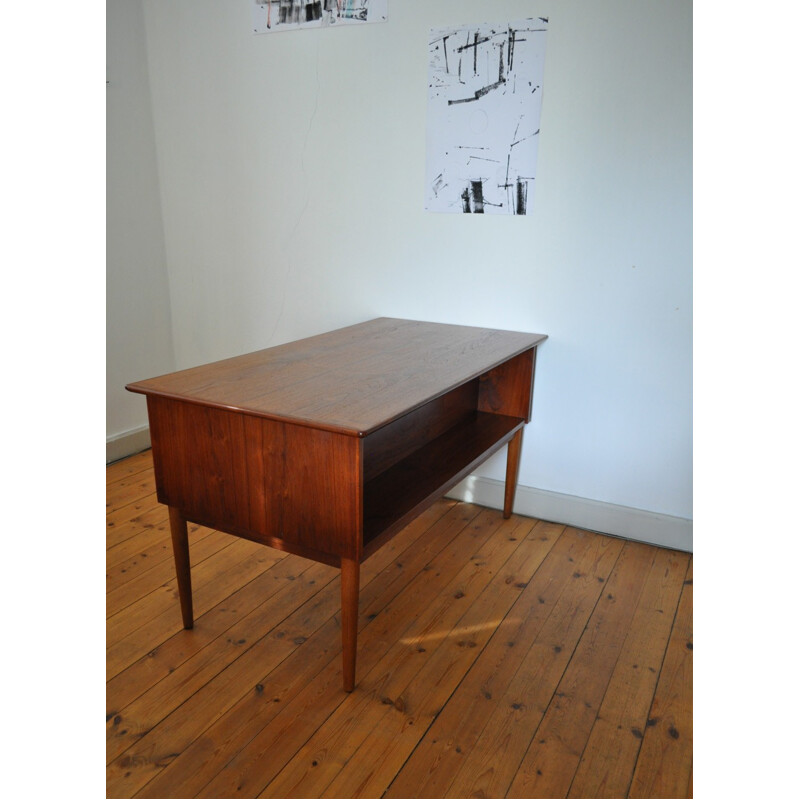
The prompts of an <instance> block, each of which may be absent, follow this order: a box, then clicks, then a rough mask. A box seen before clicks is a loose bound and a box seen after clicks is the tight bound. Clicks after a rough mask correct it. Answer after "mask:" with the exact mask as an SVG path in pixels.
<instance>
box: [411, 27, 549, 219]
mask: <svg viewBox="0 0 800 800" xmlns="http://www.w3.org/2000/svg"><path fill="white" fill-rule="evenodd" d="M547 23H548V20H547V18H545V17H536V18H532V19H524V20H520V21H518V22H509V23H503V24H498V25H490V24H485V25H463V26H459V27H450V28H436V29H433V30H431V33H430V37H429V40H428V53H429V67H428V119H427V151H426V152H427V156H426V191H425V208H426V209H427V210H428V211H438V212H446V213H459V214H529V213H531V207H532V201H533V191H534V181H535V179H536V158H537V154H538V144H539V119H540V116H541V110H542V80H543V76H544V50H545V39H546V35H547Z"/></svg>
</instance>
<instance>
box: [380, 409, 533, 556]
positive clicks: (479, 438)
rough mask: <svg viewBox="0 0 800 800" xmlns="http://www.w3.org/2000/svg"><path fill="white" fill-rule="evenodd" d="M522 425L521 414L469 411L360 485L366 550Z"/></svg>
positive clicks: (466, 473)
mask: <svg viewBox="0 0 800 800" xmlns="http://www.w3.org/2000/svg"><path fill="white" fill-rule="evenodd" d="M524 424H525V420H524V419H523V418H520V417H511V416H505V415H503V414H492V413H487V412H482V411H473V412H472V413H470V414H469V415H467V416H466V417H464V418H463V419H462V420H460V421H459V422H458V423H457V424H456V425H454V426H453V427H451V428H450V429H449V430H447V431H446V432H445V433H443V434H441V435H440V436H437V437H436V438H435V439H433V440H432V441H430V442H427V443H426V444H424V445H423V446H421V447H419V448H418V449H416V450H415V451H414V452H412V453H411V454H409V455H407V456H406V457H405V458H403V459H402V460H401V461H399V462H398V463H396V464H394V465H393V466H391V467H390V468H388V469H386V470H385V471H383V472H381V473H380V474H379V475H376V476H374V477H372V478H371V479H370V480H368V481H367V482H366V483H365V485H364V550H365V554H366V555H368V554H369V553H370V552H372V551H373V550H374V549H376V547H377V546H379V544H381V543H382V542H383V541H385V539H386V537H387V536H390V535H391V534H392V533H394V532H396V531H397V530H399V529H400V528H402V527H403V525H405V524H406V523H407V522H408V521H410V519H411V518H413V517H414V516H416V515H417V514H419V513H420V512H421V511H422V510H424V508H426V507H427V506H428V505H430V503H432V502H433V501H435V500H436V499H438V498H439V497H441V495H442V494H443V493H444V492H446V491H447V490H448V489H451V488H452V487H453V486H455V485H456V484H457V483H459V482H460V481H461V480H463V479H464V478H465V477H466V476H467V475H469V473H470V472H472V470H474V469H475V468H476V467H477V466H478V465H479V464H480V463H481V462H483V461H485V460H486V459H487V458H488V457H489V456H491V455H492V454H493V453H495V452H496V451H497V450H499V449H500V448H501V447H502V446H503V445H504V444H506V442H508V440H509V439H510V438H511V437H512V436H513V435H514V433H515V432H516V431H517V430H518V429H519V428H521V427H522V426H523V425H524ZM379 539H380V541H378V540H379Z"/></svg>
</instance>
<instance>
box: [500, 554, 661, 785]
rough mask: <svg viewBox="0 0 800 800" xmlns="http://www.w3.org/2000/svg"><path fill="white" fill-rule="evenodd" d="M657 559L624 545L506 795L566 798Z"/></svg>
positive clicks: (653, 555)
mask: <svg viewBox="0 0 800 800" xmlns="http://www.w3.org/2000/svg"><path fill="white" fill-rule="evenodd" d="M654 558H655V550H654V548H652V547H649V546H647V545H640V544H637V543H632V542H627V543H626V544H625V545H624V546H623V549H622V552H621V553H620V556H619V559H618V560H617V563H616V565H615V567H614V571H613V573H612V574H611V577H610V578H609V580H608V582H607V583H606V584H605V591H604V592H603V593H602V594H601V596H600V598H599V599H598V602H597V606H596V607H595V609H594V611H593V613H592V616H591V618H590V619H589V622H588V624H587V627H586V630H585V631H584V633H583V635H582V636H581V638H580V641H579V642H578V646H577V648H576V649H575V652H574V653H573V656H572V658H571V659H570V662H569V665H568V666H567V669H566V671H565V673H564V677H563V678H562V680H561V681H560V682H559V685H558V687H557V689H556V692H555V695H554V697H553V699H552V702H551V703H550V704H549V705H548V707H547V711H546V712H545V714H544V717H543V718H542V721H541V723H540V724H539V726H538V728H537V729H536V731H535V733H534V735H533V739H532V741H531V743H530V746H529V747H528V750H527V752H526V754H525V757H524V758H523V760H522V763H521V764H520V765H519V768H518V771H517V774H516V777H515V778H514V780H513V782H512V784H511V786H510V788H509V790H508V792H507V793H506V796H508V797H526V798H532V797H566V796H567V792H568V791H569V787H570V785H571V784H572V779H573V777H574V775H575V772H576V770H577V768H578V764H579V763H580V759H581V755H582V753H583V750H584V748H585V746H586V742H587V741H588V738H589V735H590V733H591V730H592V726H593V725H594V721H595V718H596V716H597V709H598V707H599V706H600V703H601V701H602V699H603V696H604V694H605V691H606V688H607V686H608V682H609V680H610V678H611V674H612V673H613V670H614V667H615V665H616V662H617V658H618V655H619V652H620V648H621V647H622V644H623V642H624V641H625V636H626V634H627V631H628V628H629V626H630V622H631V619H632V617H633V613H634V610H635V609H636V606H637V604H638V602H639V597H640V595H641V593H642V591H643V589H644V584H645V581H646V578H647V575H648V574H649V572H650V569H651V567H652V564H653V559H654Z"/></svg>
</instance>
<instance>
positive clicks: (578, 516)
mask: <svg viewBox="0 0 800 800" xmlns="http://www.w3.org/2000/svg"><path fill="white" fill-rule="evenodd" d="M504 492H505V484H504V483H503V482H502V481H495V480H492V479H491V478H482V477H479V476H476V475H470V476H469V477H468V478H466V479H465V480H463V481H461V483H459V484H458V486H455V487H454V488H453V489H451V490H450V491H449V492H448V496H449V497H452V498H454V499H456V500H464V501H466V502H469V503H477V504H478V505H481V506H488V507H489V508H502V507H503V495H504ZM514 511H515V513H517V514H522V515H523V516H525V517H534V518H536V519H542V520H547V521H548V522H557V523H560V524H562V525H572V526H574V527H576V528H583V529H584V530H589V531H596V532H597V533H606V534H609V535H611V536H620V537H622V538H624V539H634V540H635V541H638V542H647V543H648V544H655V545H658V546H660V547H669V548H671V549H673V550H684V551H686V552H689V553H691V552H692V547H693V542H692V520H690V519H684V518H683V517H672V516H669V515H668V514H657V513H655V512H653V511H642V510H641V509H638V508H628V507H627V506H618V505H614V504H613V503H602V502H600V501H598V500H587V499H586V498H583V497H573V496H572V495H568V494H559V493H558V492H547V491H544V490H542V489H533V488H531V487H530V486H517V494H516V497H515V498H514Z"/></svg>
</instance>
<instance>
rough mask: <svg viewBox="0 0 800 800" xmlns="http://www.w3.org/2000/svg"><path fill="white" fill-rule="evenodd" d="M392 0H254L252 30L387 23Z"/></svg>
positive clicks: (266, 30)
mask: <svg viewBox="0 0 800 800" xmlns="http://www.w3.org/2000/svg"><path fill="white" fill-rule="evenodd" d="M388 4H389V0H310V1H309V0H253V32H254V33H274V32H276V31H291V30H301V29H303V28H322V27H329V26H335V25H351V24H363V23H365V22H386V8H387V6H388Z"/></svg>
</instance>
